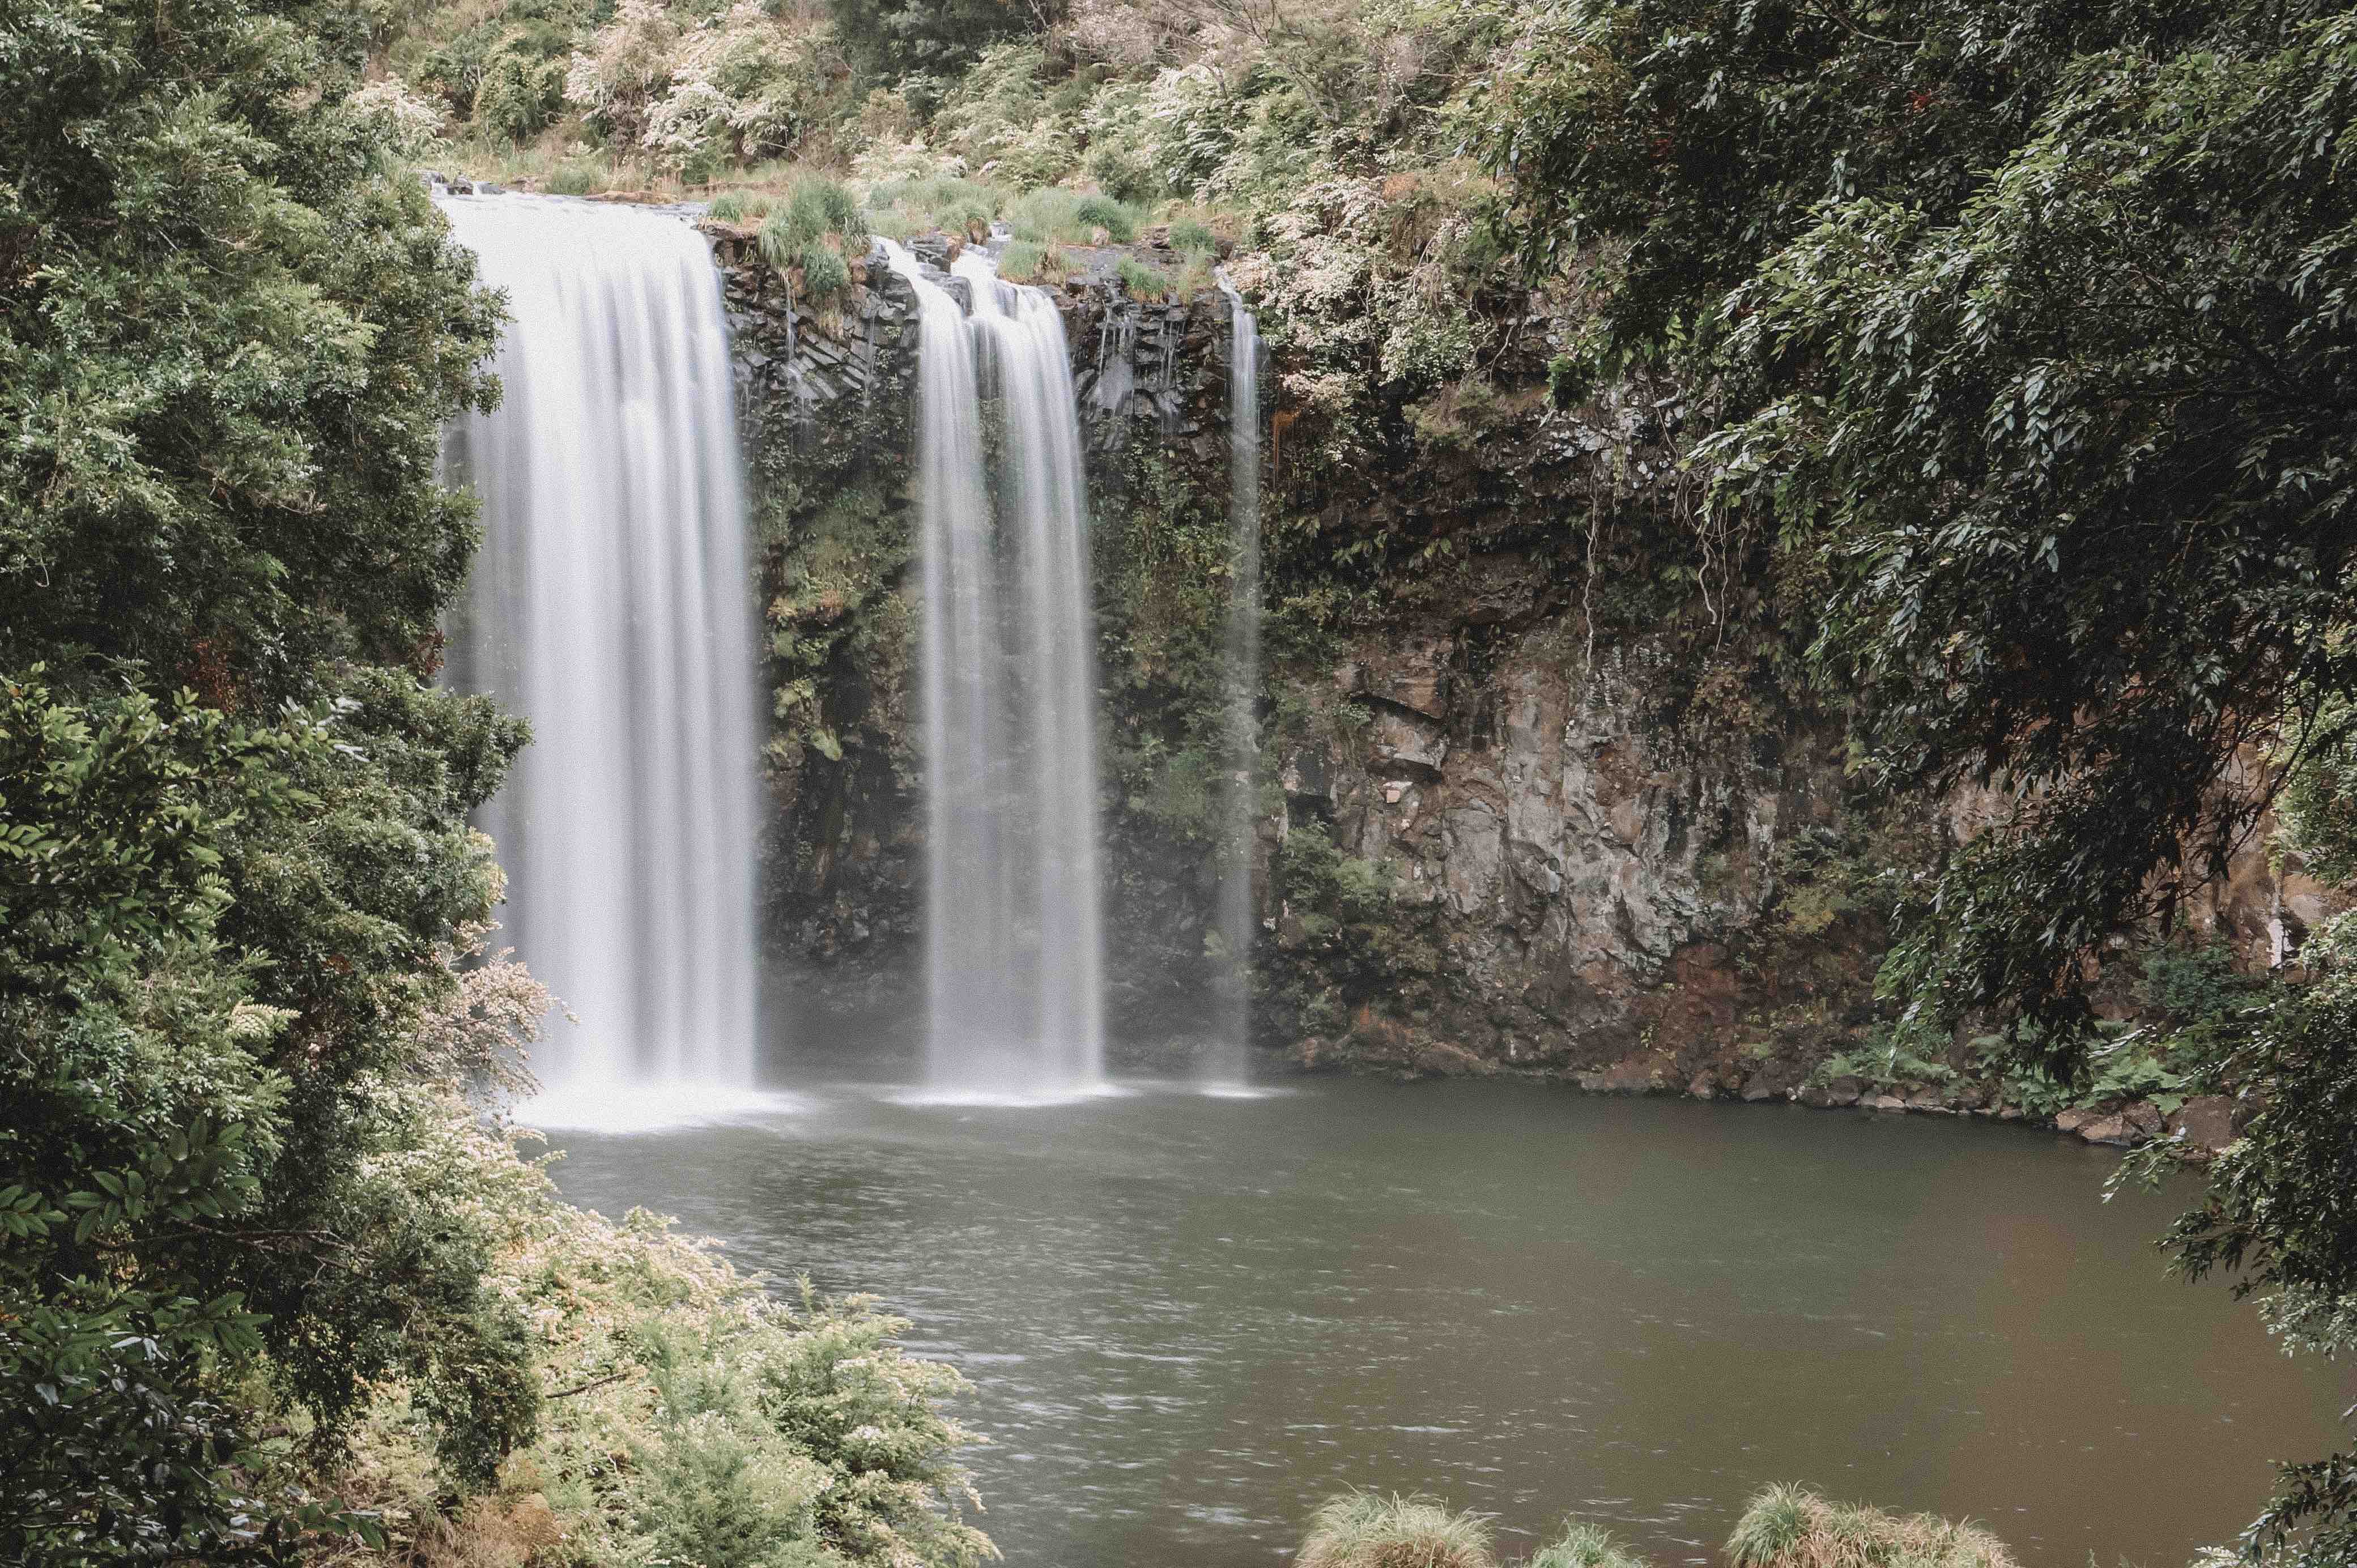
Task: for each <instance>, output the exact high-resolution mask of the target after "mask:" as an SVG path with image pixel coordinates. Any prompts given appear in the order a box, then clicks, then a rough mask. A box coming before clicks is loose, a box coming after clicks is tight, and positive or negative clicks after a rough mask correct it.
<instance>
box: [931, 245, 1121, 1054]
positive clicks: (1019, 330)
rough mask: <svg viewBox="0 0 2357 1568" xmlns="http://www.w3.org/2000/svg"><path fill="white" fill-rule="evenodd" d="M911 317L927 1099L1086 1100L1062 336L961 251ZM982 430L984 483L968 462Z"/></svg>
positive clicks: (1070, 503)
mask: <svg viewBox="0 0 2357 1568" xmlns="http://www.w3.org/2000/svg"><path fill="white" fill-rule="evenodd" d="M885 252H886V254H887V257H888V260H889V262H890V264H891V266H892V269H893V271H895V272H897V273H898V274H900V275H901V276H902V277H904V278H906V279H907V280H908V281H909V285H911V286H912V287H913V288H914V289H915V290H916V294H917V299H918V302H919V306H920V316H921V321H920V339H919V342H920V360H919V369H918V394H917V401H918V410H917V415H918V418H917V489H918V505H919V526H920V532H921V535H922V538H921V543H920V556H921V559H922V562H923V590H924V601H925V602H924V620H923V629H922V637H923V641H924V646H923V650H922V664H921V679H922V689H923V701H924V710H925V756H926V768H927V774H928V779H927V793H928V798H929V799H928V818H927V827H928V838H927V843H926V854H927V866H926V869H927V874H928V882H927V888H926V917H927V919H926V929H927V950H926V959H927V974H926V986H927V999H928V1004H927V1020H926V1021H927V1036H926V1067H927V1079H928V1081H927V1090H926V1092H927V1094H928V1095H929V1096H931V1097H935V1098H942V1099H952V1100H974V1099H1011V1100H1052V1099H1059V1098H1064V1097H1068V1096H1070V1095H1073V1094H1078V1093H1088V1092H1092V1091H1094V1090H1098V1089H1100V1088H1102V1086H1103V1073H1104V1001H1103V991H1104V978H1103V966H1104V959H1103V921H1102V915H1101V901H1102V897H1103V896H1102V892H1101V890H1100V887H1099V872H1098V822H1097V764H1096V734H1095V729H1096V725H1095V716H1094V715H1095V703H1096V670H1095V663H1096V660H1095V650H1094V641H1095V623H1094V614H1093V607H1092V599H1091V595H1090V586H1089V580H1090V574H1089V560H1088V547H1089V546H1088V527H1087V516H1088V509H1087V499H1086V494H1085V490H1084V487H1083V483H1082V471H1081V441H1080V425H1079V416H1078V411H1077V410H1076V409H1075V407H1074V405H1073V404H1074V400H1073V392H1072V379H1071V361H1070V360H1069V359H1068V357H1067V354H1066V349H1065V343H1064V327H1063V321H1062V318H1061V317H1060V316H1059V315H1058V314H1057V311H1056V307H1055V305H1054V303H1053V302H1052V301H1051V300H1049V298H1048V296H1047V295H1044V294H1042V293H1041V292H1040V291H1039V290H1038V289H1032V288H1018V287H1016V286H1014V285H1009V284H1006V283H1003V282H1001V281H1000V280H999V278H998V277H997V275H996V273H995V272H994V271H993V270H992V268H991V266H990V263H988V261H986V260H985V258H983V257H982V256H980V255H978V254H975V253H974V252H968V253H967V254H966V255H964V256H962V257H960V258H959V259H958V261H957V262H956V263H955V273H956V277H957V280H958V281H959V282H961V283H963V285H965V289H966V291H967V293H968V294H969V295H970V297H971V299H972V302H973V304H972V310H971V313H969V312H968V310H967V308H966V306H964V305H963V304H962V303H961V302H960V300H959V298H958V296H957V295H956V294H955V293H953V292H952V290H951V289H950V288H949V287H947V286H945V285H942V284H941V283H937V282H935V281H934V280H933V279H932V278H931V277H930V276H928V275H927V274H926V272H925V270H924V269H923V268H922V267H921V266H920V264H919V263H918V262H917V260H916V258H915V257H914V256H912V255H910V254H909V252H907V251H906V250H904V249H903V248H901V247H900V246H898V245H894V244H891V243H889V242H886V243H885ZM986 412H989V413H995V415H996V435H998V437H999V439H998V441H997V443H996V446H997V447H998V450H999V457H998V461H997V463H996V475H995V478H996V484H995V485H994V484H993V482H992V480H993V478H994V474H993V471H992V465H991V464H990V463H989V462H988V461H987V460H986V458H985V449H986V447H988V446H990V445H991V443H989V442H986V441H985V433H984V421H985V413H986Z"/></svg>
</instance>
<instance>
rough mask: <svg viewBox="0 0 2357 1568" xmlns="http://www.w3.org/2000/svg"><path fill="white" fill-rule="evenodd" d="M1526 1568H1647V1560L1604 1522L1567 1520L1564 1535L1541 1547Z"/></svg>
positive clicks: (1564, 1524) (1564, 1522) (1526, 1564)
mask: <svg viewBox="0 0 2357 1568" xmlns="http://www.w3.org/2000/svg"><path fill="white" fill-rule="evenodd" d="M1522 1568H1645V1565H1644V1560H1643V1559H1642V1558H1640V1557H1638V1556H1637V1555H1635V1554H1634V1553H1633V1552H1630V1550H1629V1549H1628V1548H1627V1547H1625V1546H1622V1545H1621V1544H1620V1542H1619V1541H1615V1540H1613V1539H1612V1532H1611V1531H1610V1530H1606V1529H1605V1528H1604V1527H1603V1526H1601V1525H1594V1524H1586V1523H1582V1522H1581V1521H1580V1520H1576V1519H1567V1520H1564V1521H1563V1534H1561V1535H1560V1536H1558V1537H1556V1538H1555V1540H1554V1541H1550V1542H1548V1543H1547V1544H1546V1545H1544V1546H1542V1547H1540V1548H1539V1549H1538V1552H1536V1553H1535V1554H1534V1555H1533V1556H1532V1557H1531V1559H1530V1560H1529V1561H1528V1562H1526V1563H1523V1565H1522Z"/></svg>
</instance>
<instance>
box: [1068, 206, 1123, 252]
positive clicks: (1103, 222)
mask: <svg viewBox="0 0 2357 1568" xmlns="http://www.w3.org/2000/svg"><path fill="white" fill-rule="evenodd" d="M1072 217H1073V218H1074V219H1075V220H1078V221H1079V222H1081V223H1083V224H1085V225H1087V226H1088V227H1089V228H1092V229H1102V230H1103V231H1105V232H1106V233H1107V234H1109V235H1111V236H1112V237H1113V242H1114V244H1116V245H1126V244H1128V243H1129V242H1131V241H1132V240H1135V239H1136V238H1137V215H1136V214H1135V212H1133V211H1131V209H1129V208H1128V207H1126V206H1125V205H1123V204H1122V203H1121V202H1118V201H1115V200H1114V199H1113V198H1112V197H1109V196H1083V197H1082V198H1081V199H1080V200H1079V201H1077V202H1075V203H1074V204H1073V207H1072Z"/></svg>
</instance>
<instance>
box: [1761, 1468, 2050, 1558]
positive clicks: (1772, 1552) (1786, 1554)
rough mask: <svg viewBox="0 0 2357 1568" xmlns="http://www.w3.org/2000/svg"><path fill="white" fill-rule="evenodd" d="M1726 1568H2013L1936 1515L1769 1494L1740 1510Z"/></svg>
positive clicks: (1995, 1545) (1999, 1544)
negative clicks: (1740, 1515)
mask: <svg viewBox="0 0 2357 1568" xmlns="http://www.w3.org/2000/svg"><path fill="white" fill-rule="evenodd" d="M1727 1562H1728V1563H1730V1564H1732V1568H2016V1565H2015V1563H2014V1559H2013V1554H2012V1553H2011V1552H2007V1550H2006V1546H2005V1543H2004V1542H2003V1541H1999V1540H1997V1538H1996V1536H1994V1535H1991V1534H1990V1533H1989V1532H1988V1531H1986V1530H1983V1529H1981V1528H1980V1527H1979V1526H1977V1525H1975V1524H1971V1523H1956V1522H1953V1521H1952V1520H1943V1519H1941V1518H1940V1517H1938V1516H1937V1515H1935V1514H1928V1513H1919V1514H1891V1513H1885V1512H1883V1511H1882V1510H1881V1509H1876V1508H1868V1507H1867V1506H1865V1505H1864V1504H1861V1503H1835V1502H1828V1501H1826V1500H1825V1499H1824V1498H1821V1497H1819V1496H1818V1495H1817V1494H1816V1493H1814V1492H1813V1491H1810V1490H1809V1489H1808V1488H1807V1487H1798V1486H1790V1485H1784V1486H1773V1487H1769V1488H1768V1489H1767V1490H1766V1491H1763V1492H1761V1493H1760V1494H1759V1495H1758V1496H1757V1497H1754V1498H1752V1499H1751V1501H1750V1502H1749V1504H1748V1505H1746V1507H1745V1508H1744V1510H1743V1517H1742V1518H1740V1519H1738V1520H1736V1521H1735V1531H1734V1533H1733V1534H1731V1535H1729V1536H1728V1537H1727Z"/></svg>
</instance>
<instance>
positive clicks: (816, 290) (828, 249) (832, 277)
mask: <svg viewBox="0 0 2357 1568" xmlns="http://www.w3.org/2000/svg"><path fill="white" fill-rule="evenodd" d="M795 259H796V263H797V264H798V265H800V266H801V268H802V287H803V288H804V289H805V290H806V291H808V293H809V295H810V296H811V297H812V298H813V299H824V298H825V297H827V296H828V295H832V294H834V293H835V292H836V291H837V290H838V289H842V288H845V287H848V286H849V285H850V283H851V264H850V263H848V262H845V260H844V259H843V256H842V253H841V252H837V251H836V250H835V249H834V247H833V246H832V245H826V244H823V243H821V242H818V241H816V240H813V241H812V242H810V243H809V244H807V245H804V246H803V247H802V251H801V252H800V253H799V254H798V255H797V257H796V258H795Z"/></svg>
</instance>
